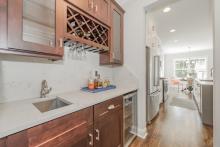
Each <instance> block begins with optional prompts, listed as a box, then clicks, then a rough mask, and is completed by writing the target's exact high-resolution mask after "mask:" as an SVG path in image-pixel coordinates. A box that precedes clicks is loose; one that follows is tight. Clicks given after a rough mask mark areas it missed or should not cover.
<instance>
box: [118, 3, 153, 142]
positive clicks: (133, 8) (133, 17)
mask: <svg viewBox="0 0 220 147" xmlns="http://www.w3.org/2000/svg"><path fill="white" fill-rule="evenodd" d="M154 1H156V0H130V1H128V2H127V3H125V4H123V6H122V7H123V8H124V9H125V11H126V13H125V20H124V21H125V22H124V24H125V26H124V32H125V34H124V36H125V39H124V67H120V68H117V69H114V73H115V74H114V75H115V76H117V73H118V72H119V71H124V72H123V73H126V72H125V71H126V70H127V71H130V72H131V74H133V75H134V76H135V77H136V78H137V80H138V87H139V89H138V90H139V91H138V135H139V136H140V137H143V138H144V137H145V136H146V134H147V130H146V62H145V60H146V59H145V58H146V55H145V46H146V22H145V17H146V16H145V6H147V5H149V4H151V3H153V2H154ZM125 77H127V76H125ZM122 78H124V77H123V76H122Z"/></svg>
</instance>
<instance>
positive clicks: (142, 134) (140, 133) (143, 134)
mask: <svg viewBox="0 0 220 147" xmlns="http://www.w3.org/2000/svg"><path fill="white" fill-rule="evenodd" d="M137 136H138V137H140V138H142V139H145V138H146V137H147V129H146V128H138V129H137Z"/></svg>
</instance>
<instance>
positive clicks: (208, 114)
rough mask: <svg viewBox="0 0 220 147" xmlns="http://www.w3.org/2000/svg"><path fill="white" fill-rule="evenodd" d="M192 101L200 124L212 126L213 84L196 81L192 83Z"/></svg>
mask: <svg viewBox="0 0 220 147" xmlns="http://www.w3.org/2000/svg"><path fill="white" fill-rule="evenodd" d="M194 100H195V103H196V105H197V108H198V111H199V113H200V115H201V119H202V122H203V123H204V124H207V125H213V82H205V81H199V80H196V81H195V83H194Z"/></svg>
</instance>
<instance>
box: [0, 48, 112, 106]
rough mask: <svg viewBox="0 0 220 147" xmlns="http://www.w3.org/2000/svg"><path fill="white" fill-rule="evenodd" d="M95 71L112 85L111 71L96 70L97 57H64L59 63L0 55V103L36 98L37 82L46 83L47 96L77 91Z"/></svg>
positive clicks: (66, 52) (38, 90)
mask: <svg viewBox="0 0 220 147" xmlns="http://www.w3.org/2000/svg"><path fill="white" fill-rule="evenodd" d="M95 69H97V70H98V71H99V72H100V73H101V75H102V76H103V77H104V78H108V79H109V80H111V81H112V79H113V78H112V72H113V71H112V68H109V67H102V66H99V55H98V54H93V53H87V57H86V59H84V60H73V59H70V58H69V57H68V49H67V48H65V57H64V59H63V60H61V61H55V62H52V61H49V60H46V59H39V58H30V57H22V56H12V55H10V56H7V55H0V103H1V102H8V101H15V100H23V99H28V98H36V97H39V95H40V88H41V81H42V80H44V79H45V80H47V81H48V85H49V86H51V87H52V88H53V90H52V92H51V94H58V93H63V92H68V91H72V90H78V89H80V87H82V86H85V85H86V84H87V80H88V77H89V73H90V71H91V70H95Z"/></svg>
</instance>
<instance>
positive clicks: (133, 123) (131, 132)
mask: <svg viewBox="0 0 220 147" xmlns="http://www.w3.org/2000/svg"><path fill="white" fill-rule="evenodd" d="M136 134H137V92H136V91H135V92H131V93H128V94H126V95H124V146H125V147H128V146H129V145H130V143H131V142H132V141H133V140H134V139H135V137H136Z"/></svg>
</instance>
